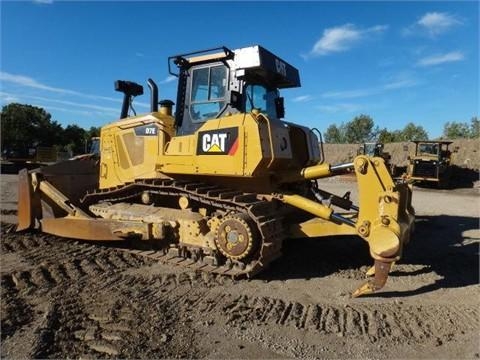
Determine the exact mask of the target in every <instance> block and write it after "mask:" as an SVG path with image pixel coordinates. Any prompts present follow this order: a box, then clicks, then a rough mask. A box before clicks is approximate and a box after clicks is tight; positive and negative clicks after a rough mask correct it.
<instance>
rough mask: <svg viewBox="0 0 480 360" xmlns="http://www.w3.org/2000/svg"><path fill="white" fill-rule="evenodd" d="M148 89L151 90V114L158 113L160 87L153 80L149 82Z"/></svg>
mask: <svg viewBox="0 0 480 360" xmlns="http://www.w3.org/2000/svg"><path fill="white" fill-rule="evenodd" d="M147 84H148V87H149V88H150V112H157V111H158V86H157V84H155V81H153V80H152V79H150V78H149V79H148V80H147Z"/></svg>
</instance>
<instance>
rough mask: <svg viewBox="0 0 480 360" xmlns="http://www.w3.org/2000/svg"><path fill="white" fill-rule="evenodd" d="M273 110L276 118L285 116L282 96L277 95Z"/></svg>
mask: <svg viewBox="0 0 480 360" xmlns="http://www.w3.org/2000/svg"><path fill="white" fill-rule="evenodd" d="M275 111H276V113H277V118H279V119H283V118H284V117H285V106H284V101H283V97H277V98H276V99H275Z"/></svg>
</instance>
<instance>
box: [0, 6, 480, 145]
mask: <svg viewBox="0 0 480 360" xmlns="http://www.w3.org/2000/svg"><path fill="white" fill-rule="evenodd" d="M0 11H1V63H0V71H1V72H0V81H1V88H0V104H1V105H5V104H8V103H10V102H20V103H28V104H32V105H36V106H41V107H43V108H45V109H46V110H47V111H48V112H50V113H51V114H52V118H53V119H54V120H57V121H58V122H59V123H61V124H62V125H64V126H66V125H68V124H77V125H79V126H81V127H84V128H89V127H90V126H102V125H104V124H106V123H109V122H111V121H114V120H115V119H116V118H118V115H119V113H120V107H121V94H120V93H117V92H115V91H114V89H113V83H114V81H115V80H117V79H123V80H132V81H136V82H138V83H141V84H143V85H144V87H145V93H146V94H145V95H144V96H142V97H138V98H137V99H136V100H137V101H136V104H137V105H136V110H137V113H142V112H147V111H148V91H147V90H148V88H147V87H146V84H145V81H146V79H147V78H148V77H151V78H153V79H154V80H155V81H156V82H157V83H158V84H159V92H160V98H161V99H165V98H169V99H172V100H174V101H175V100H176V95H175V93H176V84H177V83H176V79H175V78H172V77H170V76H169V75H168V69H167V57H168V56H170V55H176V54H179V53H185V52H190V51H195V50H201V49H207V48H212V47H216V46H220V45H225V46H227V47H229V48H232V49H236V48H241V47H245V46H250V45H255V44H260V45H262V46H264V47H266V48H267V49H269V50H270V51H272V52H273V53H275V54H276V55H278V56H280V57H281V58H283V59H284V60H285V61H287V62H289V63H290V64H292V65H293V66H295V67H297V68H298V69H299V71H300V77H301V83H302V87H301V88H296V89H286V90H284V91H283V93H282V94H283V96H284V97H285V104H286V120H288V121H293V122H297V123H300V124H303V125H306V126H309V127H316V128H318V129H319V130H321V131H322V132H324V131H325V130H326V128H327V127H328V126H329V125H330V124H334V123H335V124H338V125H340V124H341V123H342V122H347V121H350V120H351V119H353V117H355V116H356V115H359V114H368V115H370V116H371V117H372V118H373V119H374V121H375V124H376V125H378V126H380V127H382V128H383V127H386V128H387V129H389V130H397V129H402V128H403V127H404V126H405V125H406V124H407V123H409V122H414V123H415V124H417V125H422V126H423V127H424V128H425V129H426V130H427V132H428V134H429V136H430V137H431V138H434V137H438V136H440V135H441V133H442V130H443V125H444V123H445V122H447V121H460V122H470V119H471V118H472V117H473V116H478V113H479V90H478V88H479V86H478V83H479V3H478V2H476V1H475V2H458V1H457V2H434V1H425V2H361V1H357V2H313V1H310V2H273V1H270V2H220V1H217V2H154V1H148V2H119V1H117V2H93V1H92V2H89V1H86V2H66V1H49V0H38V1H24V2H16V1H12V2H10V1H2V2H1V8H0Z"/></svg>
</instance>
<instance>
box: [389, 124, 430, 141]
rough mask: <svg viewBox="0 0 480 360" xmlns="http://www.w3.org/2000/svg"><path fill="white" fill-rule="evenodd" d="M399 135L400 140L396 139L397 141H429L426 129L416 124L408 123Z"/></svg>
mask: <svg viewBox="0 0 480 360" xmlns="http://www.w3.org/2000/svg"><path fill="white" fill-rule="evenodd" d="M399 135H400V136H399V137H400V138H399V139H396V141H414V140H428V134H427V132H426V131H425V129H424V128H423V127H422V126H417V125H415V124H414V123H408V124H407V125H406V126H405V127H404V128H403V130H401V132H400V134H399Z"/></svg>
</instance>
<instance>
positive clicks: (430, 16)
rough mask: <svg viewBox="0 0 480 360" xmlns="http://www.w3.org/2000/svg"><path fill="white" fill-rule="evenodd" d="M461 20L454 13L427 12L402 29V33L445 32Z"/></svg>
mask: <svg viewBox="0 0 480 360" xmlns="http://www.w3.org/2000/svg"><path fill="white" fill-rule="evenodd" d="M462 23H463V22H462V21H461V20H460V19H459V18H457V17H456V16H454V15H451V14H448V13H442V12H435V11H434V12H428V13H426V14H424V15H423V16H422V17H421V18H420V19H419V20H418V21H417V22H415V23H414V24H412V25H410V26H408V27H407V28H405V29H404V30H403V34H404V35H418V34H428V35H430V36H436V35H439V34H442V33H444V32H447V31H448V30H450V29H451V28H452V27H454V26H456V25H461V24H462Z"/></svg>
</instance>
